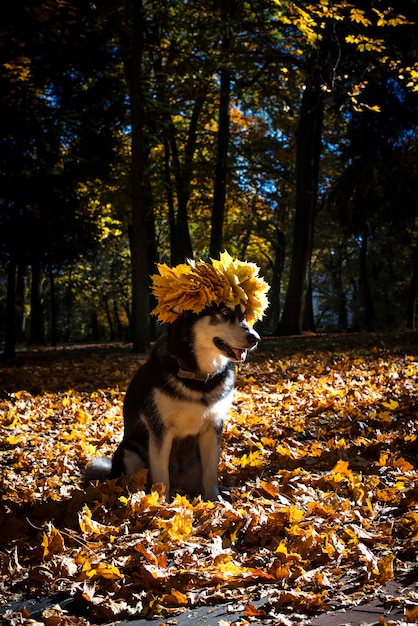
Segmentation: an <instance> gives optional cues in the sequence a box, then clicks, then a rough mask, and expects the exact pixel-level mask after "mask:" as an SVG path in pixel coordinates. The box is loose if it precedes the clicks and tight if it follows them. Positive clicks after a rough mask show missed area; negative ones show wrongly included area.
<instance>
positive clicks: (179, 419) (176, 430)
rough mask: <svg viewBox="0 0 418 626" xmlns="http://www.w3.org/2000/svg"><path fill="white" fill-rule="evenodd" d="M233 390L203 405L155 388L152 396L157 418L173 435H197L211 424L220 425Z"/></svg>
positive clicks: (229, 405) (226, 411)
mask: <svg viewBox="0 0 418 626" xmlns="http://www.w3.org/2000/svg"><path fill="white" fill-rule="evenodd" d="M233 394H234V390H233V389H232V390H231V392H230V393H229V394H227V395H226V396H225V397H223V398H222V399H220V400H218V401H217V402H214V403H213V404H211V405H209V406H205V405H204V404H203V403H202V402H199V401H193V400H191V399H190V401H189V400H185V399H181V398H175V397H173V396H170V395H167V394H165V393H164V392H163V391H161V390H160V389H155V390H154V393H153V396H154V402H155V406H156V408H157V411H158V414H159V418H160V419H161V421H162V423H163V424H164V426H165V427H166V428H167V429H168V430H170V431H171V432H172V434H173V436H174V437H178V438H180V439H183V438H184V437H188V436H189V435H197V434H198V433H199V432H200V431H201V430H205V429H206V427H207V426H209V425H210V424H213V425H214V426H215V427H217V426H220V425H221V423H222V421H223V420H224V418H225V416H226V414H227V413H228V411H229V409H230V408H231V404H232V399H233Z"/></svg>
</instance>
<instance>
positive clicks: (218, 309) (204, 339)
mask: <svg viewBox="0 0 418 626" xmlns="http://www.w3.org/2000/svg"><path fill="white" fill-rule="evenodd" d="M194 335H195V347H196V349H197V350H198V351H200V352H201V353H202V352H203V351H205V350H206V351H207V357H208V358H210V357H211V356H212V357H215V355H219V356H220V357H226V358H227V359H229V360H230V361H235V362H239V363H241V362H243V361H245V359H246V357H247V354H248V350H253V349H254V348H256V347H257V344H258V342H259V341H260V335H259V334H258V333H257V332H256V331H255V330H254V329H253V328H251V326H250V325H249V324H248V322H247V321H246V319H245V315H244V312H243V310H242V309H241V307H240V306H239V305H238V306H235V307H230V306H227V305H224V304H221V305H219V306H212V307H209V308H207V309H205V311H204V312H203V313H201V314H200V315H199V317H198V319H197V320H196V323H195V325H194Z"/></svg>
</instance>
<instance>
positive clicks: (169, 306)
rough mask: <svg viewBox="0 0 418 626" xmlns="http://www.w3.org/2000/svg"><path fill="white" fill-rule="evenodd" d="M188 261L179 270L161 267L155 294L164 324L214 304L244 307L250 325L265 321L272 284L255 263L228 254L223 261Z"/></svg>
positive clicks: (158, 314)
mask: <svg viewBox="0 0 418 626" xmlns="http://www.w3.org/2000/svg"><path fill="white" fill-rule="evenodd" d="M210 261H211V263H204V262H203V261H198V262H195V261H190V260H189V261H188V262H187V263H180V264H179V265H176V266H175V267H172V268H170V267H168V266H167V265H166V264H165V263H160V264H158V266H157V267H158V271H159V274H154V275H153V276H152V277H151V278H152V292H153V294H154V295H155V297H156V298H157V301H158V304H157V306H156V307H155V309H154V310H153V311H152V313H153V314H154V315H156V316H157V317H158V319H159V320H160V321H161V322H166V323H171V322H174V320H175V319H176V318H177V317H178V316H179V315H180V314H181V313H182V312H183V311H193V312H194V313H200V312H201V311H203V310H204V309H205V308H207V307H209V306H211V305H213V304H217V305H219V304H226V305H227V306H231V307H233V306H236V305H242V306H243V307H244V309H245V315H246V318H247V320H248V322H250V323H253V322H256V321H257V320H259V319H261V318H262V317H263V315H264V311H265V310H266V308H267V306H268V299H267V292H268V290H269V288H270V287H269V285H268V284H267V283H266V281H265V280H264V279H263V278H262V277H261V276H259V271H260V268H259V267H258V265H256V264H255V263H250V262H247V261H239V260H238V259H233V258H232V257H231V256H230V254H229V253H228V252H223V253H222V254H221V255H220V259H219V261H215V260H214V259H211V260H210Z"/></svg>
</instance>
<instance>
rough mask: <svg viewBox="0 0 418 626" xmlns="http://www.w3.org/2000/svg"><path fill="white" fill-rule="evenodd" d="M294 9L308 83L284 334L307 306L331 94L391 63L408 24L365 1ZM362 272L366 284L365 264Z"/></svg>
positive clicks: (296, 327)
mask: <svg viewBox="0 0 418 626" xmlns="http://www.w3.org/2000/svg"><path fill="white" fill-rule="evenodd" d="M294 9H295V11H296V12H293V13H292V12H291V14H290V15H291V18H290V22H291V23H292V25H297V27H298V28H299V29H300V31H301V34H302V36H303V37H305V40H306V43H307V44H308V46H309V47H308V48H307V49H306V51H305V56H304V60H303V61H304V62H303V67H304V68H305V70H304V71H305V85H304V90H303V95H302V104H301V110H300V118H299V127H298V132H297V135H296V141H297V157H296V205H295V223H294V234H293V251H292V263H291V270H290V279H289V284H288V289H287V295H286V302H285V306H284V311H283V316H282V320H281V325H280V332H282V333H284V334H292V333H294V334H298V333H300V332H301V331H302V328H303V322H304V312H305V308H306V306H307V296H308V294H309V285H310V261H311V254H312V245H313V233H314V223H315V212H316V202H317V196H318V180H319V163H320V153H321V141H322V120H323V116H324V106H325V102H326V100H325V97H326V95H327V94H330V95H332V96H333V97H334V98H336V99H337V100H338V99H339V100H340V102H341V94H342V93H343V94H344V93H345V94H347V95H348V94H349V93H350V89H353V86H354V85H355V84H356V82H359V81H360V80H362V81H366V82H367V81H368V77H369V76H370V73H371V71H372V70H375V69H376V68H379V67H380V66H381V65H382V64H383V65H386V66H387V67H389V66H390V59H391V57H390V56H386V57H385V56H384V53H387V52H388V51H389V48H390V46H389V45H386V43H385V39H384V36H385V35H386V33H387V31H388V30H389V31H390V29H393V28H394V27H399V28H402V27H405V26H407V25H408V20H407V19H406V18H405V17H404V16H402V15H398V14H392V13H391V10H389V11H385V10H383V11H380V10H378V9H369V8H365V7H363V3H362V2H358V3H356V4H354V3H353V4H350V5H346V4H344V3H341V4H340V3H333V4H332V6H330V5H329V4H328V3H327V2H323V3H321V4H320V5H314V4H309V5H302V4H300V3H294ZM353 49H354V50H355V55H353ZM350 85H351V87H350ZM341 87H342V91H341ZM328 102H329V103H330V101H329V100H328ZM354 111H355V106H354ZM366 246H367V234H366V233H364V237H363V248H364V250H363V254H366V253H367V247H366ZM363 258H364V256H363ZM361 272H362V273H363V275H364V284H366V281H367V274H366V273H365V270H364V264H363V265H361ZM371 306H372V304H371V302H369V307H371ZM370 315H372V312H371V311H370Z"/></svg>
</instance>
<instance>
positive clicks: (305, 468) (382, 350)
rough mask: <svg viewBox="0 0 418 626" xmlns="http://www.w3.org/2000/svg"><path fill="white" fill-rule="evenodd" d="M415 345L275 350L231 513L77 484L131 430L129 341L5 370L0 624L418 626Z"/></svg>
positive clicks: (239, 428) (258, 363)
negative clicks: (125, 419) (125, 421)
mask: <svg viewBox="0 0 418 626" xmlns="http://www.w3.org/2000/svg"><path fill="white" fill-rule="evenodd" d="M417 339H418V337H417V334H416V333H412V332H402V333H392V334H351V335H332V336H330V335H321V336H320V335H318V336H309V337H300V338H268V339H266V340H265V341H263V343H262V344H261V347H260V349H259V350H258V351H257V352H255V353H253V354H251V355H250V357H249V359H248V361H247V362H246V363H245V364H243V365H242V366H240V369H239V372H238V384H237V391H236V396H235V402H234V405H233V409H232V411H231V414H230V416H229V418H228V420H227V422H226V424H225V431H224V437H223V443H222V454H221V461H220V468H219V469H220V482H221V484H222V485H223V499H222V500H221V501H220V502H217V503H208V502H204V501H202V500H201V498H199V497H194V496H192V495H190V494H189V495H186V494H180V495H177V496H176V497H174V498H172V499H166V497H165V495H164V493H163V491H162V490H161V489H160V488H159V487H158V486H156V487H155V488H153V490H152V491H151V493H146V492H145V491H144V488H143V487H144V479H145V477H144V475H143V474H138V475H136V476H135V477H134V478H133V479H132V480H131V481H130V482H129V483H128V484H126V485H123V486H121V485H117V484H115V482H113V481H108V482H107V483H106V484H102V485H90V486H89V487H88V488H87V489H83V488H82V487H81V478H82V473H83V468H84V466H85V465H86V463H87V462H88V459H89V458H91V457H92V456H110V455H111V454H112V451H113V450H114V448H115V446H116V445H117V443H118V441H119V440H120V438H121V434H122V418H121V415H122V402H123V396H124V390H125V389H126V387H127V384H128V382H129V380H130V378H131V377H132V375H133V373H134V371H135V370H136V368H137V367H138V364H139V363H140V362H141V361H142V360H143V358H141V357H137V356H134V355H133V354H132V353H131V350H130V347H129V346H121V345H119V346H87V347H86V346H80V347H77V346H73V347H71V348H62V349H60V350H58V349H56V350H48V349H46V350H39V351H32V352H28V353H20V354H19V355H18V356H17V358H16V359H15V360H14V361H3V362H0V435H1V440H0V466H1V475H0V489H1V494H2V500H1V503H0V597H1V599H0V616H2V620H3V622H2V623H4V624H10V625H14V624H32V625H33V624H35V623H36V622H38V623H41V624H50V625H51V626H52V625H53V626H58V625H63V626H66V625H69V624H80V625H84V624H85V625H88V624H111V623H112V624H115V623H118V624H122V623H125V622H126V623H128V621H129V624H137V625H138V626H139V624H145V623H147V620H155V621H154V623H158V624H171V625H173V624H180V625H181V624H192V625H196V626H197V624H202V625H203V624H210V625H215V624H216V625H219V626H226V625H230V624H234V625H236V626H238V625H241V624H242V625H243V624H248V623H254V624H269V623H270V624H285V625H289V626H291V625H293V624H306V625H308V624H311V625H312V626H326V625H327V626H333V625H335V626H341V625H342V624H352V625H353V626H355V625H356V624H381V625H384V624H386V625H400V624H404V623H416V621H417V620H418V592H417V590H416V586H415V582H416V581H417V580H418V570H417V548H418V447H417V436H418V428H417V427H418V390H417V380H418V341H417ZM151 623H152V622H151Z"/></svg>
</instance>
